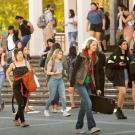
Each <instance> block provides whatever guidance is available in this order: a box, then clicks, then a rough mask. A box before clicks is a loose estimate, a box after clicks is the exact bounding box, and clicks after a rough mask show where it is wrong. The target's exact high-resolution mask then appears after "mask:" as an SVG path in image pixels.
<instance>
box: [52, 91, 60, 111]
mask: <svg viewBox="0 0 135 135" xmlns="http://www.w3.org/2000/svg"><path fill="white" fill-rule="evenodd" d="M51 104H52V108H53V112H58V110H59V92H58V90H57V91H56V94H55V97H54V100H53V101H52V103H51Z"/></svg>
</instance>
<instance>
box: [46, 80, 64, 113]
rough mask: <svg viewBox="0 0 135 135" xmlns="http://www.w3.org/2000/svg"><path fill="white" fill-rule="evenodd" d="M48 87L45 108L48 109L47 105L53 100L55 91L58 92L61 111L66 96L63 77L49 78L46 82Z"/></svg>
mask: <svg viewBox="0 0 135 135" xmlns="http://www.w3.org/2000/svg"><path fill="white" fill-rule="evenodd" d="M48 88H49V92H50V93H49V99H48V101H47V103H46V107H45V110H49V106H50V105H51V102H52V101H53V100H54V98H55V95H56V91H58V93H59V97H60V100H61V102H62V109H63V111H64V110H66V96H65V86H64V82H63V79H54V78H50V79H49V82H48Z"/></svg>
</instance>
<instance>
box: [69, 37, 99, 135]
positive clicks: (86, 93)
mask: <svg viewBox="0 0 135 135" xmlns="http://www.w3.org/2000/svg"><path fill="white" fill-rule="evenodd" d="M97 45H98V42H97V40H96V39H95V38H91V37H90V38H88V39H87V40H86V41H85V42H84V44H83V48H84V49H83V50H82V52H81V53H80V54H79V55H78V56H77V60H76V64H75V68H74V71H73V74H72V77H71V81H70V87H69V89H71V90H72V89H74V87H75V88H76V89H77V92H78V94H79V95H80V97H81V105H80V110H79V114H78V119H77V123H76V133H78V134H81V133H85V131H83V129H82V128H83V125H84V116H85V114H86V117H87V126H88V132H89V133H97V132H99V131H100V129H99V128H97V127H96V123H95V120H94V118H93V114H92V103H91V99H90V94H91V93H97V95H100V94H101V91H100V90H96V88H95V87H96V86H95V79H94V65H95V64H96V63H97V61H98V57H97V54H96V49H97ZM97 77H98V76H97ZM73 86H74V87H73Z"/></svg>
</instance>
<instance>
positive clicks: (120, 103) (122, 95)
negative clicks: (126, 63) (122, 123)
mask: <svg viewBox="0 0 135 135" xmlns="http://www.w3.org/2000/svg"><path fill="white" fill-rule="evenodd" d="M118 90H119V94H118V103H117V111H116V113H115V114H116V117H117V118H118V119H127V117H126V116H124V114H123V112H122V108H123V104H124V99H125V96H126V87H118Z"/></svg>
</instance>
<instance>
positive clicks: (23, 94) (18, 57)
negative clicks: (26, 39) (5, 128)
mask: <svg viewBox="0 0 135 135" xmlns="http://www.w3.org/2000/svg"><path fill="white" fill-rule="evenodd" d="M14 57H15V61H14V63H11V64H10V66H9V68H8V69H7V72H6V76H7V79H8V81H9V83H10V86H11V88H13V93H14V96H15V99H16V101H17V104H18V111H17V113H16V115H15V126H21V127H27V126H29V124H28V123H26V121H25V118H24V109H25V105H26V102H27V95H28V92H27V91H28V90H27V89H26V87H25V86H24V84H23V81H22V79H16V77H20V76H23V75H24V74H26V73H27V72H28V71H29V70H31V68H30V65H29V63H28V61H26V60H25V59H24V56H23V52H22V49H15V50H14ZM12 71H13V76H14V80H13V81H12V80H11V79H10V73H11V72H12Z"/></svg>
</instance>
